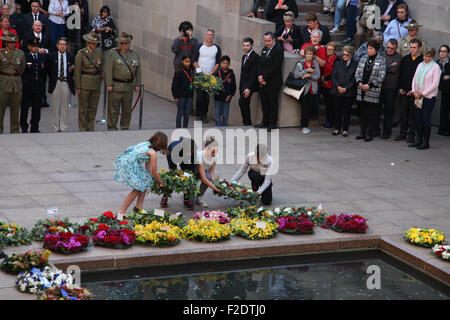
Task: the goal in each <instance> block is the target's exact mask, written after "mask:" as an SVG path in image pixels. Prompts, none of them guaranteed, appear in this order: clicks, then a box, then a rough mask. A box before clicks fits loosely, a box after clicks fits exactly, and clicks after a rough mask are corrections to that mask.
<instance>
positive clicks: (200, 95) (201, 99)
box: [196, 89, 209, 117]
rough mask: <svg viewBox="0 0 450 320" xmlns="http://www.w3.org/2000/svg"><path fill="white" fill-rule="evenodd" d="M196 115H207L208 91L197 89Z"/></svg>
mask: <svg viewBox="0 0 450 320" xmlns="http://www.w3.org/2000/svg"><path fill="white" fill-rule="evenodd" d="M196 106H197V115H198V116H201V117H206V116H207V115H208V107H209V93H208V92H206V91H202V90H198V89H197V102H196Z"/></svg>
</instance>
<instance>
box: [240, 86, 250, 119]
mask: <svg viewBox="0 0 450 320" xmlns="http://www.w3.org/2000/svg"><path fill="white" fill-rule="evenodd" d="M252 95H253V91H251V93H250V95H249V96H248V98H245V97H244V93H243V92H241V95H240V97H239V108H240V109H241V115H242V123H243V125H244V126H251V125H252V117H251V113H250V101H251V98H252Z"/></svg>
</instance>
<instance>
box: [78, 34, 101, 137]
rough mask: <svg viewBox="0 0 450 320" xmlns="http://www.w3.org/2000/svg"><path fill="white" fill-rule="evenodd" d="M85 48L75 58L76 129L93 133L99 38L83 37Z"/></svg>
mask: <svg viewBox="0 0 450 320" xmlns="http://www.w3.org/2000/svg"><path fill="white" fill-rule="evenodd" d="M83 39H84V40H85V41H86V48H84V49H81V50H80V51H78V54H77V56H76V57H75V75H74V81H75V90H76V92H77V94H78V128H79V130H80V131H94V130H95V129H94V122H95V116H96V115H97V108H98V100H99V98H100V84H101V82H102V63H103V61H102V50H100V49H99V48H97V45H98V44H99V43H100V42H101V39H100V36H99V35H97V34H95V33H94V32H90V33H88V34H85V35H83Z"/></svg>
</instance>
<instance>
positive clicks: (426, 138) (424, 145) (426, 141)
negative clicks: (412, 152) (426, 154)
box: [417, 127, 431, 150]
mask: <svg viewBox="0 0 450 320" xmlns="http://www.w3.org/2000/svg"><path fill="white" fill-rule="evenodd" d="M430 135H431V127H425V128H423V143H422V144H421V145H420V146H418V147H417V150H425V149H429V148H430Z"/></svg>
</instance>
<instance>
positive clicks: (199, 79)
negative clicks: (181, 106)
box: [192, 73, 223, 94]
mask: <svg viewBox="0 0 450 320" xmlns="http://www.w3.org/2000/svg"><path fill="white" fill-rule="evenodd" d="M192 85H193V86H194V87H195V88H198V89H201V90H203V91H206V92H208V93H214V94H218V93H219V92H220V91H222V90H223V82H222V81H219V80H218V79H217V78H216V77H215V76H213V75H206V74H203V73H200V74H198V75H196V76H195V77H194V81H193V82H192Z"/></svg>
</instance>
